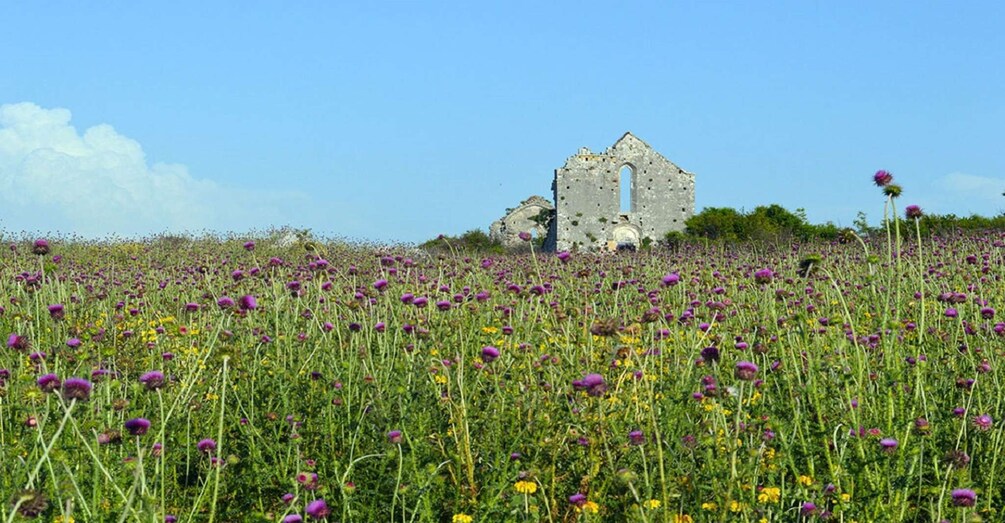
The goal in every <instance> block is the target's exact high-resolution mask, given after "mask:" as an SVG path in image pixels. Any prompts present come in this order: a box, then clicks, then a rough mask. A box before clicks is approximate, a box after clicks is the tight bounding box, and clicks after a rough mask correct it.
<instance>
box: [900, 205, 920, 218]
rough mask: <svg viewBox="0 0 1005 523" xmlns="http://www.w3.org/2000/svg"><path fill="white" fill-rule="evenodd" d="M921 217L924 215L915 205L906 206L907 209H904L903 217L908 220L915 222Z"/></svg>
mask: <svg viewBox="0 0 1005 523" xmlns="http://www.w3.org/2000/svg"><path fill="white" fill-rule="evenodd" d="M923 215H924V213H922V212H921V207H918V206H917V205H908V206H907V207H904V216H906V217H907V219H908V220H917V219H918V218H921V217H922V216H923Z"/></svg>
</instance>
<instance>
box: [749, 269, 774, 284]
mask: <svg viewBox="0 0 1005 523" xmlns="http://www.w3.org/2000/svg"><path fill="white" fill-rule="evenodd" d="M774 277H775V273H774V272H773V271H772V270H771V269H767V268H765V269H761V270H759V271H757V272H755V273H754V281H755V282H757V283H771V280H773V279H774Z"/></svg>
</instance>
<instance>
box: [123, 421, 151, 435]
mask: <svg viewBox="0 0 1005 523" xmlns="http://www.w3.org/2000/svg"><path fill="white" fill-rule="evenodd" d="M126 430H127V431H128V432H129V433H130V434H132V435H133V436H142V435H144V434H146V433H147V431H148V430H150V420H148V419H146V418H133V419H131V420H127V421H126Z"/></svg>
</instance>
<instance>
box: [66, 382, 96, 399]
mask: <svg viewBox="0 0 1005 523" xmlns="http://www.w3.org/2000/svg"><path fill="white" fill-rule="evenodd" d="M91 387H92V385H91V382H90V381H87V380H85V379H84V378H67V380H66V381H64V382H63V398H64V399H68V400H80V401H87V400H89V399H91Z"/></svg>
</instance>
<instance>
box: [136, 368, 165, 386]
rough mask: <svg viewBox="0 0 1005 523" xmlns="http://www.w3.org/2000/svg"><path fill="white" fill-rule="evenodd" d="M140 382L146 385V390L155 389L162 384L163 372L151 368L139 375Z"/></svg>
mask: <svg viewBox="0 0 1005 523" xmlns="http://www.w3.org/2000/svg"><path fill="white" fill-rule="evenodd" d="M140 383H142V384H144V385H146V387H147V390H157V389H159V388H161V387H163V386H164V373H163V372H161V371H159V370H152V371H150V372H146V373H144V374H143V375H141V376H140Z"/></svg>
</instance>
